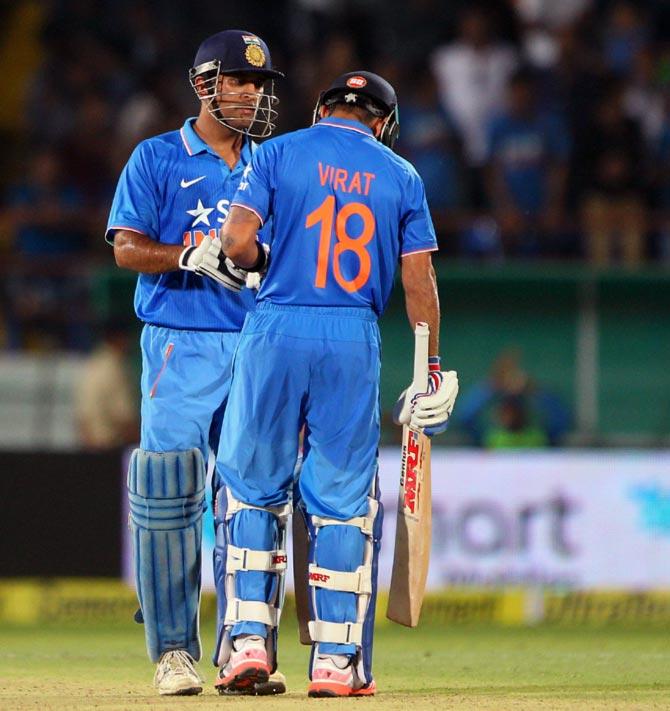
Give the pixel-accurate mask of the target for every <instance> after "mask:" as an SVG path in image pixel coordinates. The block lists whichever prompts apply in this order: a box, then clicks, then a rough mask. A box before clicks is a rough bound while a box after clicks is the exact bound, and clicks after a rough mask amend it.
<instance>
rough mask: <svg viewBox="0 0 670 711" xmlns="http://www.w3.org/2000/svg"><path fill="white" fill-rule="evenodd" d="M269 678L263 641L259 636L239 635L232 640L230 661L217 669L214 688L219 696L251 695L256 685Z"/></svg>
mask: <svg viewBox="0 0 670 711" xmlns="http://www.w3.org/2000/svg"><path fill="white" fill-rule="evenodd" d="M269 678H270V665H269V664H268V653H267V650H266V649H265V640H264V639H263V637H261V636H260V635H254V634H251V635H240V636H239V637H236V638H235V640H233V651H232V652H231V654H230V659H229V660H228V662H227V663H226V664H224V666H222V667H221V668H220V669H219V673H218V674H217V677H216V681H215V682H214V686H215V687H216V688H217V689H218V690H219V693H220V694H228V693H231V692H243V693H247V694H253V693H254V690H255V686H256V684H265V683H266V682H267V681H268V679H269Z"/></svg>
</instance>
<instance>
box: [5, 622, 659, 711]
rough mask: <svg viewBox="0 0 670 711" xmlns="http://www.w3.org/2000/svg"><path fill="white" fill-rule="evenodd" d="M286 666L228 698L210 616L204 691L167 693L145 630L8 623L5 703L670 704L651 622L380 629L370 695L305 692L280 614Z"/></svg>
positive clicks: (298, 657)
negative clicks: (282, 691) (283, 687)
mask: <svg viewBox="0 0 670 711" xmlns="http://www.w3.org/2000/svg"><path fill="white" fill-rule="evenodd" d="M282 628H283V631H282V637H281V640H280V642H281V648H280V669H281V670H282V671H283V672H284V673H285V674H286V677H287V681H288V687H289V692H288V694H286V695H285V696H283V697H274V698H267V697H266V698H260V699H258V698H223V697H220V696H218V694H217V693H216V692H215V691H214V689H213V687H212V682H213V679H214V668H213V667H212V666H210V665H209V658H208V655H209V652H210V649H211V646H212V640H213V624H212V623H211V622H209V621H207V622H206V623H205V624H203V643H204V648H205V650H206V658H205V659H204V660H203V662H202V663H201V665H200V668H201V671H202V672H203V673H204V675H205V677H206V684H205V691H204V693H203V695H202V696H199V697H180V698H175V697H173V698H169V697H159V696H158V695H157V694H156V692H155V691H154V690H153V689H152V686H151V681H152V675H153V666H152V665H151V664H150V663H149V662H148V660H147V658H146V656H145V654H144V643H143V636H142V628H141V627H139V626H137V625H135V624H133V623H132V622H128V623H127V624H119V625H115V626H113V627H111V626H109V625H105V626H101V625H95V624H90V625H81V626H73V625H69V626H59V627H54V626H42V627H39V628H37V627H4V628H0V709H2V710H3V711H14V710H17V711H21V710H23V709H34V710H37V709H39V710H46V709H59V710H60V709H77V710H80V709H102V710H105V711H106V710H108V709H109V710H111V709H129V710H131V711H139V710H141V709H183V708H186V707H187V706H189V707H193V708H198V709H214V708H219V707H220V706H222V705H232V706H234V707H236V708H242V707H243V706H244V707H245V708H249V709H250V708H252V707H253V708H254V709H256V708H261V707H262V706H264V707H265V708H267V709H280V710H281V709H289V708H290V709H292V711H296V709H298V708H300V709H302V708H308V707H309V708H312V709H313V708H314V706H315V705H318V706H319V707H334V706H341V705H342V704H351V703H355V704H357V705H358V706H359V707H360V706H365V707H378V706H383V708H384V709H385V710H388V711H395V710H396V709H397V710H398V711H400V710H402V711H421V710H423V709H431V710H432V711H437V710H438V709H439V710H441V709H452V708H453V709H496V710H504V709H512V708H514V709H653V708H658V709H668V708H670V630H669V629H668V628H667V627H666V628H660V629H659V628H657V629H654V628H652V627H645V628H626V627H614V628H612V627H605V628H589V627H582V628H577V627H572V628H558V627H553V628H552V627H547V626H540V627H537V628H503V627H490V626H483V625H478V626H450V627H445V626H435V625H433V626H430V625H424V626H420V627H419V628H418V629H416V630H407V629H404V628H401V627H398V626H396V625H391V624H383V625H379V627H378V632H377V636H376V640H375V677H376V680H377V684H378V688H379V692H378V694H377V696H376V697H374V698H361V699H355V700H349V701H345V700H342V699H335V700H330V699H309V700H308V699H307V697H306V694H305V688H306V672H305V670H306V665H307V659H308V648H307V647H301V646H300V645H299V644H298V641H297V632H296V629H295V625H294V624H292V621H291V620H290V619H285V620H283V621H282Z"/></svg>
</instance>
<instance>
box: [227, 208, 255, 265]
mask: <svg viewBox="0 0 670 711" xmlns="http://www.w3.org/2000/svg"><path fill="white" fill-rule="evenodd" d="M260 226H261V222H260V220H259V219H258V216H257V215H256V213H254V212H252V211H251V210H247V209H246V208H244V207H241V206H239V205H233V207H232V208H231V210H230V212H229V213H228V217H227V218H226V221H225V222H224V223H223V226H222V227H221V245H222V249H223V253H224V254H225V255H226V257H228V258H229V259H232V261H233V262H234V263H235V264H236V265H237V266H238V267H242V269H249V268H251V267H253V266H254V265H255V264H256V262H257V261H258V258H259V250H258V245H257V244H256V242H257V240H256V234H257V232H258V230H259V229H260Z"/></svg>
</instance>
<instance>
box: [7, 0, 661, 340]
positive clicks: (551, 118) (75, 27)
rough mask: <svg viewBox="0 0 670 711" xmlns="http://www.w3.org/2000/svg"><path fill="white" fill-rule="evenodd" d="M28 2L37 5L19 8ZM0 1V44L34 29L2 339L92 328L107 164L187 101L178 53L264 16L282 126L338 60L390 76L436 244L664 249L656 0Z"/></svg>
mask: <svg viewBox="0 0 670 711" xmlns="http://www.w3.org/2000/svg"><path fill="white" fill-rule="evenodd" d="M35 5H37V6H38V7H39V11H38V12H37V18H36V19H35V18H34V21H33V22H32V23H31V22H27V21H26V19H25V17H24V18H23V21H19V20H17V19H16V14H17V8H19V7H20V6H26V12H28V10H29V8H28V6H32V7H33V10H34V9H35V8H34V6H35ZM0 13H1V14H2V16H1V18H0V19H2V20H4V21H3V22H1V23H0V24H1V25H2V26H3V27H4V28H5V29H4V33H5V35H6V36H5V37H4V40H5V44H6V43H7V41H8V42H9V46H10V47H11V46H12V45H13V46H15V47H17V48H19V49H20V48H24V50H25V51H28V50H27V49H26V48H30V47H32V46H33V45H34V47H35V51H33V52H32V54H31V56H34V61H33V62H32V63H31V62H24V61H16V60H13V59H12V57H13V53H12V52H5V53H4V54H5V55H7V56H6V57H5V58H4V62H5V64H6V65H7V66H6V67H5V71H4V72H3V82H5V83H7V87H8V91H9V95H10V96H12V95H13V96H16V95H21V96H22V97H24V99H23V100H22V107H21V110H20V112H18V113H17V114H16V115H15V116H14V120H8V119H7V117H5V119H4V120H3V126H2V132H3V140H4V143H5V145H6V146H7V147H8V148H7V149H6V150H5V156H4V158H5V165H4V167H3V169H2V171H1V172H0V196H1V197H0V244H1V246H2V249H3V251H4V253H5V255H6V260H5V262H6V266H5V278H4V279H3V289H2V292H1V298H2V311H3V315H4V322H5V327H4V329H3V332H4V338H3V341H4V345H5V346H6V347H7V348H10V349H16V348H25V347H28V346H30V343H29V342H28V340H27V336H26V328H25V327H26V324H33V325H35V324H37V325H38V326H40V327H41V328H42V330H43V331H44V330H45V329H46V330H48V329H49V328H50V325H51V324H53V323H55V322H58V329H57V332H58V334H59V336H58V338H59V340H60V344H59V345H61V346H65V347H69V348H74V349H77V348H86V347H87V346H88V345H90V343H89V340H90V339H89V337H88V336H87V335H86V334H85V333H83V332H82V330H81V328H80V327H81V324H85V323H86V321H87V318H86V315H85V314H82V313H81V312H82V310H86V309H87V308H88V307H87V298H86V297H85V295H84V291H85V290H86V289H87V288H88V286H87V283H86V280H85V279H82V278H79V277H80V276H81V275H80V270H81V269H83V267H82V266H81V265H83V264H84V263H91V262H93V263H95V262H96V260H97V261H99V262H101V263H109V262H110V260H111V252H110V251H109V249H108V247H106V246H105V244H104V240H103V234H104V227H105V221H106V217H107V212H108V209H109V205H110V201H111V197H112V195H113V190H114V187H115V183H116V179H117V177H118V174H119V171H120V169H121V167H122V166H123V164H124V163H125V161H126V159H127V157H128V155H129V153H130V151H131V150H132V148H133V147H134V146H135V145H136V144H137V142H138V141H140V140H142V139H143V138H144V137H146V136H149V135H152V134H155V133H159V132H162V131H167V130H171V129H174V128H176V127H178V126H180V125H181V124H182V123H183V120H184V117H185V116H188V115H194V114H195V113H196V112H197V106H196V103H195V97H194V96H193V94H192V91H191V88H190V86H189V84H188V80H187V70H188V68H189V67H190V66H191V63H192V59H193V53H194V50H195V48H196V47H197V45H198V43H199V42H200V41H201V39H202V38H203V37H205V36H207V35H209V34H211V33H212V32H214V31H216V30H219V29H221V28H225V27H242V28H248V29H250V30H252V31H254V32H257V33H258V34H260V35H261V36H262V37H263V38H264V39H265V40H266V41H267V42H268V44H269V46H270V48H271V50H272V53H273V60H274V64H275V66H277V67H278V68H280V69H281V70H283V71H285V73H286V80H285V81H282V82H280V84H279V85H278V86H277V93H278V95H279V96H280V98H281V104H280V121H279V128H278V131H279V132H284V131H288V130H292V129H295V128H298V127H302V126H305V125H307V124H309V123H310V122H311V111H312V107H313V105H314V102H315V101H316V98H317V96H318V91H319V89H320V88H322V87H323V86H324V85H325V84H327V83H328V82H329V81H330V79H331V78H333V77H334V76H336V75H337V74H339V73H341V72H343V71H347V70H351V69H355V68H363V67H365V68H369V69H372V70H374V71H376V72H378V73H380V74H382V75H383V76H385V77H387V78H388V79H389V80H390V81H391V82H392V83H393V84H394V85H395V86H396V88H397V90H398V95H399V100H400V119H401V131H400V142H399V145H398V150H399V152H401V153H402V154H403V155H405V156H406V157H407V158H409V159H410V160H411V161H412V162H413V163H414V164H415V165H416V167H417V169H418V170H419V172H420V174H421V175H422V177H423V179H424V181H425V183H426V190H427V194H428V200H429V203H430V205H431V208H432V211H433V215H434V220H435V223H436V227H437V230H438V233H439V239H440V244H441V247H442V254H444V255H448V256H450V257H459V258H461V257H465V258H473V259H489V260H503V259H508V258H526V259H538V260H539V259H544V260H546V259H556V258H560V259H569V260H572V261H573V262H579V261H581V262H584V263H589V264H593V265H595V266H606V265H608V264H623V265H625V266H627V267H629V268H636V267H638V266H640V265H643V264H648V263H665V264H668V263H670V4H668V3H666V2H664V1H663V0H647V1H646V2H633V1H632V0H560V2H559V1H557V0H497V1H490V2H473V1H472V0H451V1H450V2H445V1H444V0H442V1H440V0H413V2H411V3H405V2H400V1H399V0H357V1H355V2H354V1H353V0H351V1H347V0H276V1H275V2H272V3H265V2H254V1H253V0H248V1H247V2H245V3H238V2H236V3H232V2H227V3H211V2H202V1H201V0H192V1H190V2H186V1H185V0H172V1H171V2H167V1H163V2H157V1H156V2H153V1H149V2H142V3H137V2H132V1H131V0H114V1H112V0H101V1H100V2H96V3H91V2H87V1H86V0H69V1H68V0H60V1H58V0H53V1H51V2H42V3H37V4H36V3H29V2H28V3H5V4H3V5H2V9H0ZM30 17H34V13H33V15H30ZM31 43H33V44H31ZM17 56H21V55H20V53H19V54H18V55H17ZM12 83H13V86H12ZM6 94H7V92H5V95H6Z"/></svg>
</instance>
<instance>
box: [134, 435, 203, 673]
mask: <svg viewBox="0 0 670 711" xmlns="http://www.w3.org/2000/svg"><path fill="white" fill-rule="evenodd" d="M128 498H129V501H130V529H131V533H132V537H133V545H134V554H135V582H136V585H137V595H138V598H139V601H140V607H141V608H142V616H143V618H144V625H145V634H146V641H147V651H148V653H149V657H150V658H151V660H152V661H153V662H157V661H158V659H159V658H160V656H161V654H163V652H166V651H168V650H171V649H185V650H186V651H187V652H188V653H189V654H190V655H191V656H192V657H193V658H194V659H196V660H197V659H200V633H199V622H198V608H199V604H200V571H201V563H200V549H201V543H202V515H203V511H204V508H205V463H204V461H203V458H202V454H201V453H200V451H199V450H198V449H190V450H188V451H186V452H162V453H157V452H146V451H144V450H143V449H136V450H135V451H134V452H133V454H132V457H131V460H130V468H129V470H128Z"/></svg>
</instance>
